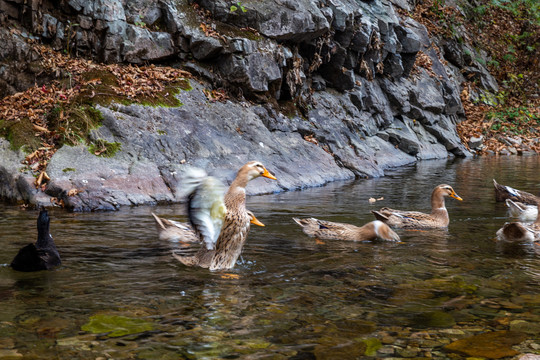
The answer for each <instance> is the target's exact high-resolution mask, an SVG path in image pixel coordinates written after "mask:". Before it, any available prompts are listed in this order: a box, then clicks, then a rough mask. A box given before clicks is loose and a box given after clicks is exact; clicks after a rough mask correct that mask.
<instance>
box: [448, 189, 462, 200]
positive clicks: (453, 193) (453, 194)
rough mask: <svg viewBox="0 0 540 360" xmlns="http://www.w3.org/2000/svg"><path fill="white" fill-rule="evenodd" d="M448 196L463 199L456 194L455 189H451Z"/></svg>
mask: <svg viewBox="0 0 540 360" xmlns="http://www.w3.org/2000/svg"><path fill="white" fill-rule="evenodd" d="M450 197H453V198H454V199H456V200H459V201H463V199H462V198H461V197H460V196H459V195H458V194H456V192H455V191H452V193H451V194H450Z"/></svg>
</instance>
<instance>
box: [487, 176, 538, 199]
mask: <svg viewBox="0 0 540 360" xmlns="http://www.w3.org/2000/svg"><path fill="white" fill-rule="evenodd" d="M493 186H494V187H495V200H496V201H505V200H506V199H511V200H514V201H519V202H521V203H524V204H528V205H537V204H538V201H539V200H538V198H537V197H536V196H534V195H533V194H531V193H528V192H526V191H521V190H518V189H514V188H513V187H511V186H506V185H501V184H499V183H498V182H497V181H495V179H493Z"/></svg>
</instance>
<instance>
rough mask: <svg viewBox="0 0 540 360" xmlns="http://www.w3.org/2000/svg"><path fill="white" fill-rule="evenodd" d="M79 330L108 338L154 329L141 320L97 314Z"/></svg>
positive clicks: (151, 324) (149, 323)
mask: <svg viewBox="0 0 540 360" xmlns="http://www.w3.org/2000/svg"><path fill="white" fill-rule="evenodd" d="M81 329H82V330H83V331H87V332H91V333H93V334H104V333H105V334H107V336H108V337H119V336H126V335H133V334H138V333H142V332H145V331H151V330H153V329H154V325H153V323H151V322H148V321H146V320H143V319H136V318H130V317H127V316H120V315H106V314H98V315H94V316H91V317H90V321H89V322H88V323H86V324H84V325H83V326H82V327H81Z"/></svg>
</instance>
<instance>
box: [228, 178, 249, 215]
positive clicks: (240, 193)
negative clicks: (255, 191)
mask: <svg viewBox="0 0 540 360" xmlns="http://www.w3.org/2000/svg"><path fill="white" fill-rule="evenodd" d="M247 183H248V179H247V177H246V176H242V174H238V175H237V176H236V178H235V179H234V180H233V182H232V183H231V185H230V186H229V190H228V191H227V193H226V194H225V206H227V208H228V209H231V208H238V207H243V208H245V205H246V186H247Z"/></svg>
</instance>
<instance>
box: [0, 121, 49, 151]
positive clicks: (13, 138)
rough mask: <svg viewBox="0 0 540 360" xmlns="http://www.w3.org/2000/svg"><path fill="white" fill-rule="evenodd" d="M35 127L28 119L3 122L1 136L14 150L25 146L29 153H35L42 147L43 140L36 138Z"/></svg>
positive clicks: (0, 130) (0, 125)
mask: <svg viewBox="0 0 540 360" xmlns="http://www.w3.org/2000/svg"><path fill="white" fill-rule="evenodd" d="M35 134H36V130H35V129H34V125H33V124H32V123H31V122H30V120H28V119H26V118H25V119H20V120H12V121H8V120H1V119H0V136H2V137H3V138H5V139H7V140H8V141H9V143H10V144H11V148H12V149H13V150H18V149H20V148H21V147H22V146H25V150H26V151H28V152H32V151H35V150H36V149H38V148H39V147H40V146H41V139H40V138H39V137H37V136H35Z"/></svg>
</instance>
